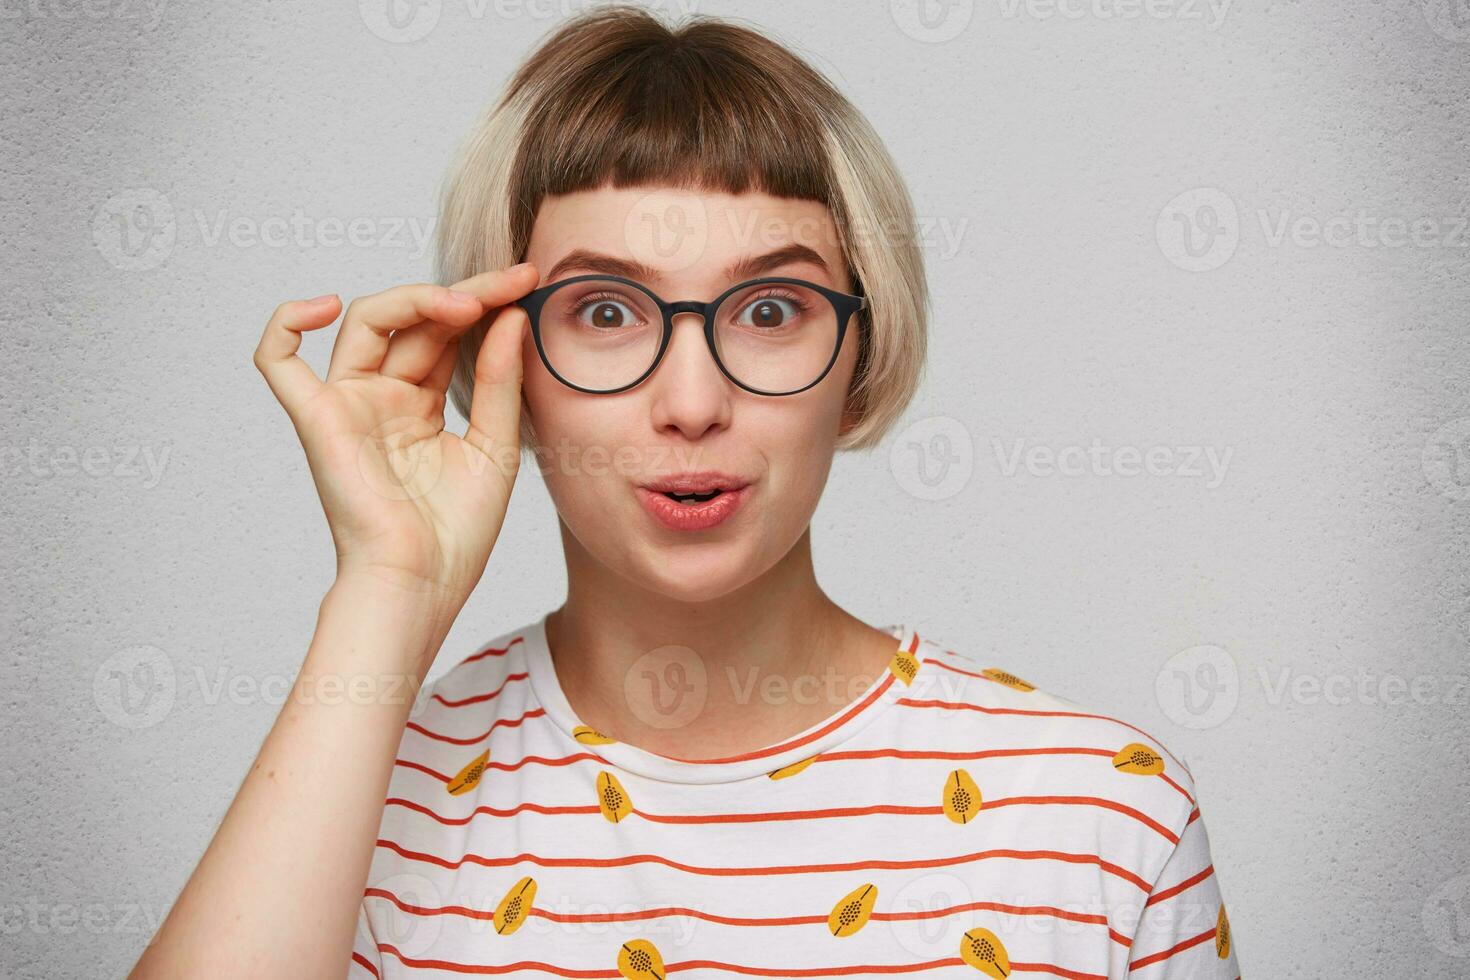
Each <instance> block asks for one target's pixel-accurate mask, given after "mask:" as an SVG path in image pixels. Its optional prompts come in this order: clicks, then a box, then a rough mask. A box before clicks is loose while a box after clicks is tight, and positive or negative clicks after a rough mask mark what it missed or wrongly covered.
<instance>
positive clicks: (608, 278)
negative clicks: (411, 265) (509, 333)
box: [515, 275, 868, 398]
mask: <svg viewBox="0 0 1470 980" xmlns="http://www.w3.org/2000/svg"><path fill="white" fill-rule="evenodd" d="M594 279H595V280H598V281H601V282H619V283H623V284H625V285H628V286H632V287H633V288H634V289H636V290H638V291H639V292H641V293H643V294H644V295H645V296H647V297H648V298H649V299H651V300H653V302H654V304H655V305H657V306H658V308H659V310H660V312H662V313H663V318H664V331H663V336H662V337H661V338H660V339H659V344H658V352H657V353H656V354H654V355H653V363H652V364H650V365H649V366H648V370H647V371H644V372H643V373H642V374H641V375H639V376H638V378H637V380H635V381H631V382H629V383H628V384H625V385H623V386H622V387H619V388H584V387H582V386H581V385H578V384H573V383H572V382H571V381H568V380H567V379H566V378H564V377H562V376H561V374H559V373H558V372H557V370H556V368H554V367H552V365H551V358H550V357H548V356H547V354H546V347H545V346H544V345H543V344H542V342H541V309H542V307H543V306H545V305H546V301H547V299H548V298H550V296H551V294H552V293H554V292H556V291H557V290H558V289H561V288H562V287H563V286H569V285H571V284H572V283H577V282H588V281H590V280H594ZM766 283H788V284H790V285H795V286H803V287H805V288H807V289H811V290H814V291H816V292H818V293H820V294H821V295H822V296H824V297H826V299H827V301H828V302H830V303H831V304H832V309H833V310H834V311H835V312H836V314H837V342H836V343H835V344H833V345H832V356H831V358H829V359H828V361H827V366H826V367H824V368H822V373H821V374H819V375H817V377H816V380H814V381H812V382H811V383H809V384H806V385H803V386H802V387H800V388H794V389H792V390H791V391H762V390H760V389H759V388H752V387H751V386H750V385H748V384H746V383H745V382H743V381H741V380H740V379H739V378H737V377H735V375H733V374H731V373H730V369H729V368H727V367H726V366H725V362H724V361H721V360H720V352H719V351H718V350H716V349H715V313H716V311H718V310H719V308H720V304H721V303H723V302H724V301H725V300H727V299H729V298H730V297H731V296H733V295H734V294H735V293H737V292H739V291H740V290H742V289H749V288H750V287H751V286H760V285H764V284H766ZM515 305H516V306H519V307H520V308H521V309H523V310H525V311H526V316H527V317H529V318H530V321H531V336H532V337H534V338H535V340H536V353H538V354H540V355H541V363H542V364H544V365H546V370H548V371H550V372H551V376H552V377H554V378H556V380H558V381H560V382H561V383H562V384H564V385H566V386H567V387H568V388H573V389H576V390H577V391H582V392H586V393H587V394H589V395H616V394H618V393H619V392H622V391H627V390H628V389H630V388H636V387H638V386H639V385H640V384H642V383H643V382H644V381H646V380H648V377H649V375H651V374H653V372H654V371H656V370H657V369H658V366H659V364H661V363H662V362H663V359H664V352H665V351H667V350H668V348H669V341H670V340H672V339H673V337H674V317H676V316H678V315H679V314H681V313H698V314H699V315H700V317H701V318H702V319H703V320H704V340H705V344H706V345H707V346H708V347H709V352H710V356H711V357H713V358H714V359H715V364H716V366H718V367H719V369H720V373H721V374H723V375H724V376H725V377H727V378H729V379H730V381H731V382H732V383H733V384H735V385H736V386H737V387H739V388H742V389H744V390H745V391H748V392H750V393H752V394H756V395H769V396H771V397H774V398H779V397H784V396H786V395H796V394H800V393H801V392H803V391H806V390H807V389H808V388H811V387H814V386H815V385H817V384H820V383H821V381H822V379H823V378H825V377H826V376H827V375H828V374H829V373H830V372H831V370H832V365H834V364H836V363H837V355H838V354H839V353H841V351H842V340H843V338H844V337H846V336H847V324H848V321H849V320H851V318H852V315H853V314H854V313H856V312H858V311H859V310H865V309H867V308H868V300H867V297H866V296H863V295H861V294H852V293H843V292H839V291H837V290H835V289H828V288H827V287H826V286H820V285H818V284H817V283H814V282H808V281H807V280H805V279H794V278H790V277H788V276H764V277H762V278H759V279H747V280H746V281H745V282H741V283H736V284H735V285H733V286H731V287H730V288H729V289H727V290H725V291H724V292H723V293H721V294H720V295H719V296H717V297H715V298H714V299H713V300H711V301H710V302H708V303H702V302H700V301H698V300H681V301H679V302H675V303H670V302H667V301H666V300H664V299H663V298H662V297H661V296H659V295H658V294H657V293H655V292H654V291H653V290H651V289H649V288H648V287H647V286H645V285H643V284H642V283H641V282H638V281H637V280H635V279H628V278H626V277H624V276H613V275H585V276H572V277H570V278H568V279H558V280H557V281H556V282H553V283H549V284H547V285H545V286H542V287H540V288H539V289H535V290H532V291H531V292H529V293H527V294H526V295H525V296H522V297H521V298H520V299H518V300H516V302H515Z"/></svg>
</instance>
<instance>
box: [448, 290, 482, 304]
mask: <svg viewBox="0 0 1470 980" xmlns="http://www.w3.org/2000/svg"><path fill="white" fill-rule="evenodd" d="M449 295H450V296H453V297H454V298H455V299H457V300H459V301H460V302H461V303H463V302H464V301H465V300H468V299H477V297H476V296H475V294H474V293H466V292H461V291H460V290H458V289H451V290H450V291H449Z"/></svg>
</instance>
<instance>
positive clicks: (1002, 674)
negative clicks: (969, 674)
mask: <svg viewBox="0 0 1470 980" xmlns="http://www.w3.org/2000/svg"><path fill="white" fill-rule="evenodd" d="M980 673H981V674H983V675H985V676H986V677H988V678H990V679H991V680H993V681H995V682H996V683H997V684H1004V685H1005V686H1006V687H1013V688H1015V689H1016V690H1018V691H1034V690H1036V688H1034V687H1032V686H1031V685H1030V684H1027V683H1026V682H1025V681H1023V680H1021V678H1019V677H1017V676H1016V675H1015V674H1012V673H1008V672H1007V671H1004V670H1001V669H999V668H997V667H986V668H985V669H984V670H982V671H980Z"/></svg>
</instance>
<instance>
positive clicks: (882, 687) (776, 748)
mask: <svg viewBox="0 0 1470 980" xmlns="http://www.w3.org/2000/svg"><path fill="white" fill-rule="evenodd" d="M918 648H919V634H918V633H914V635H913V637H912V638H911V639H910V640H909V648H908V651H907V652H908V653H913V652H915V651H916V650H918ZM896 680H897V678H896V677H895V676H894V674H893V672H892V671H889V672H888V676H886V677H884V678H883V683H881V684H879V685H878V686H877V688H875V689H874V690H873V691H872V693H870V694H869V695H868V696H867V697H865V698H863V699H862V700H861V701H855V702H853V703H852V704H850V705H848V706H847V710H845V711H844V712H843V713H842V714H840V715H838V716H837V717H836V718H833V719H832V720H831V721H830V722H828V723H827V724H825V725H823V726H822V727H821V728H819V729H817V730H816V731H814V732H809V733H808V734H806V735H804V736H801V737H798V738H793V739H790V740H788V741H785V742H781V743H778V744H776V745H772V746H768V747H767V748H764V749H756V750H755V751H754V752H746V753H744V754H742V755H728V756H724V757H723V758H718V759H685V758H681V757H679V756H674V755H661V754H659V753H654V754H655V755H659V758H662V759H669V760H671V761H673V762H683V763H688V764H690V765H701V766H710V765H719V764H721V763H727V762H744V761H746V760H747V759H762V758H765V757H767V756H772V755H778V754H780V753H782V752H788V751H790V750H791V749H794V748H798V747H800V746H802V745H807V744H809V743H811V742H814V741H816V740H817V739H819V738H821V737H822V736H824V735H826V734H827V733H828V732H831V731H833V730H834V729H837V728H840V727H841V726H843V725H845V724H847V722H848V721H849V720H851V719H852V717H853V716H854V715H857V714H859V713H861V712H862V710H863V709H864V708H866V707H867V706H868V705H870V704H872V703H873V702H874V701H877V700H878V699H879V698H881V697H882V696H883V694H884V692H886V691H887V690H888V689H889V688H890V687H892V686H893V683H894V681H896Z"/></svg>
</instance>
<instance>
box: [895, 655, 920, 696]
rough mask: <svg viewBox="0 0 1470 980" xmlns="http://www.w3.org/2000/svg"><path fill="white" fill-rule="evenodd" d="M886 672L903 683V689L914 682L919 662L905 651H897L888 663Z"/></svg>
mask: <svg viewBox="0 0 1470 980" xmlns="http://www.w3.org/2000/svg"><path fill="white" fill-rule="evenodd" d="M888 672H889V673H890V674H892V675H893V676H894V677H897V678H898V679H899V680H901V681H903V686H904V687H908V686H909V685H910V684H912V683H913V682H914V675H915V674H917V673H918V672H919V661H918V659H917V658H915V657H914V655H913V654H912V653H909V652H908V651H907V650H899V651H897V652H896V653H894V655H893V659H892V660H890V661H889V662H888Z"/></svg>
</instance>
